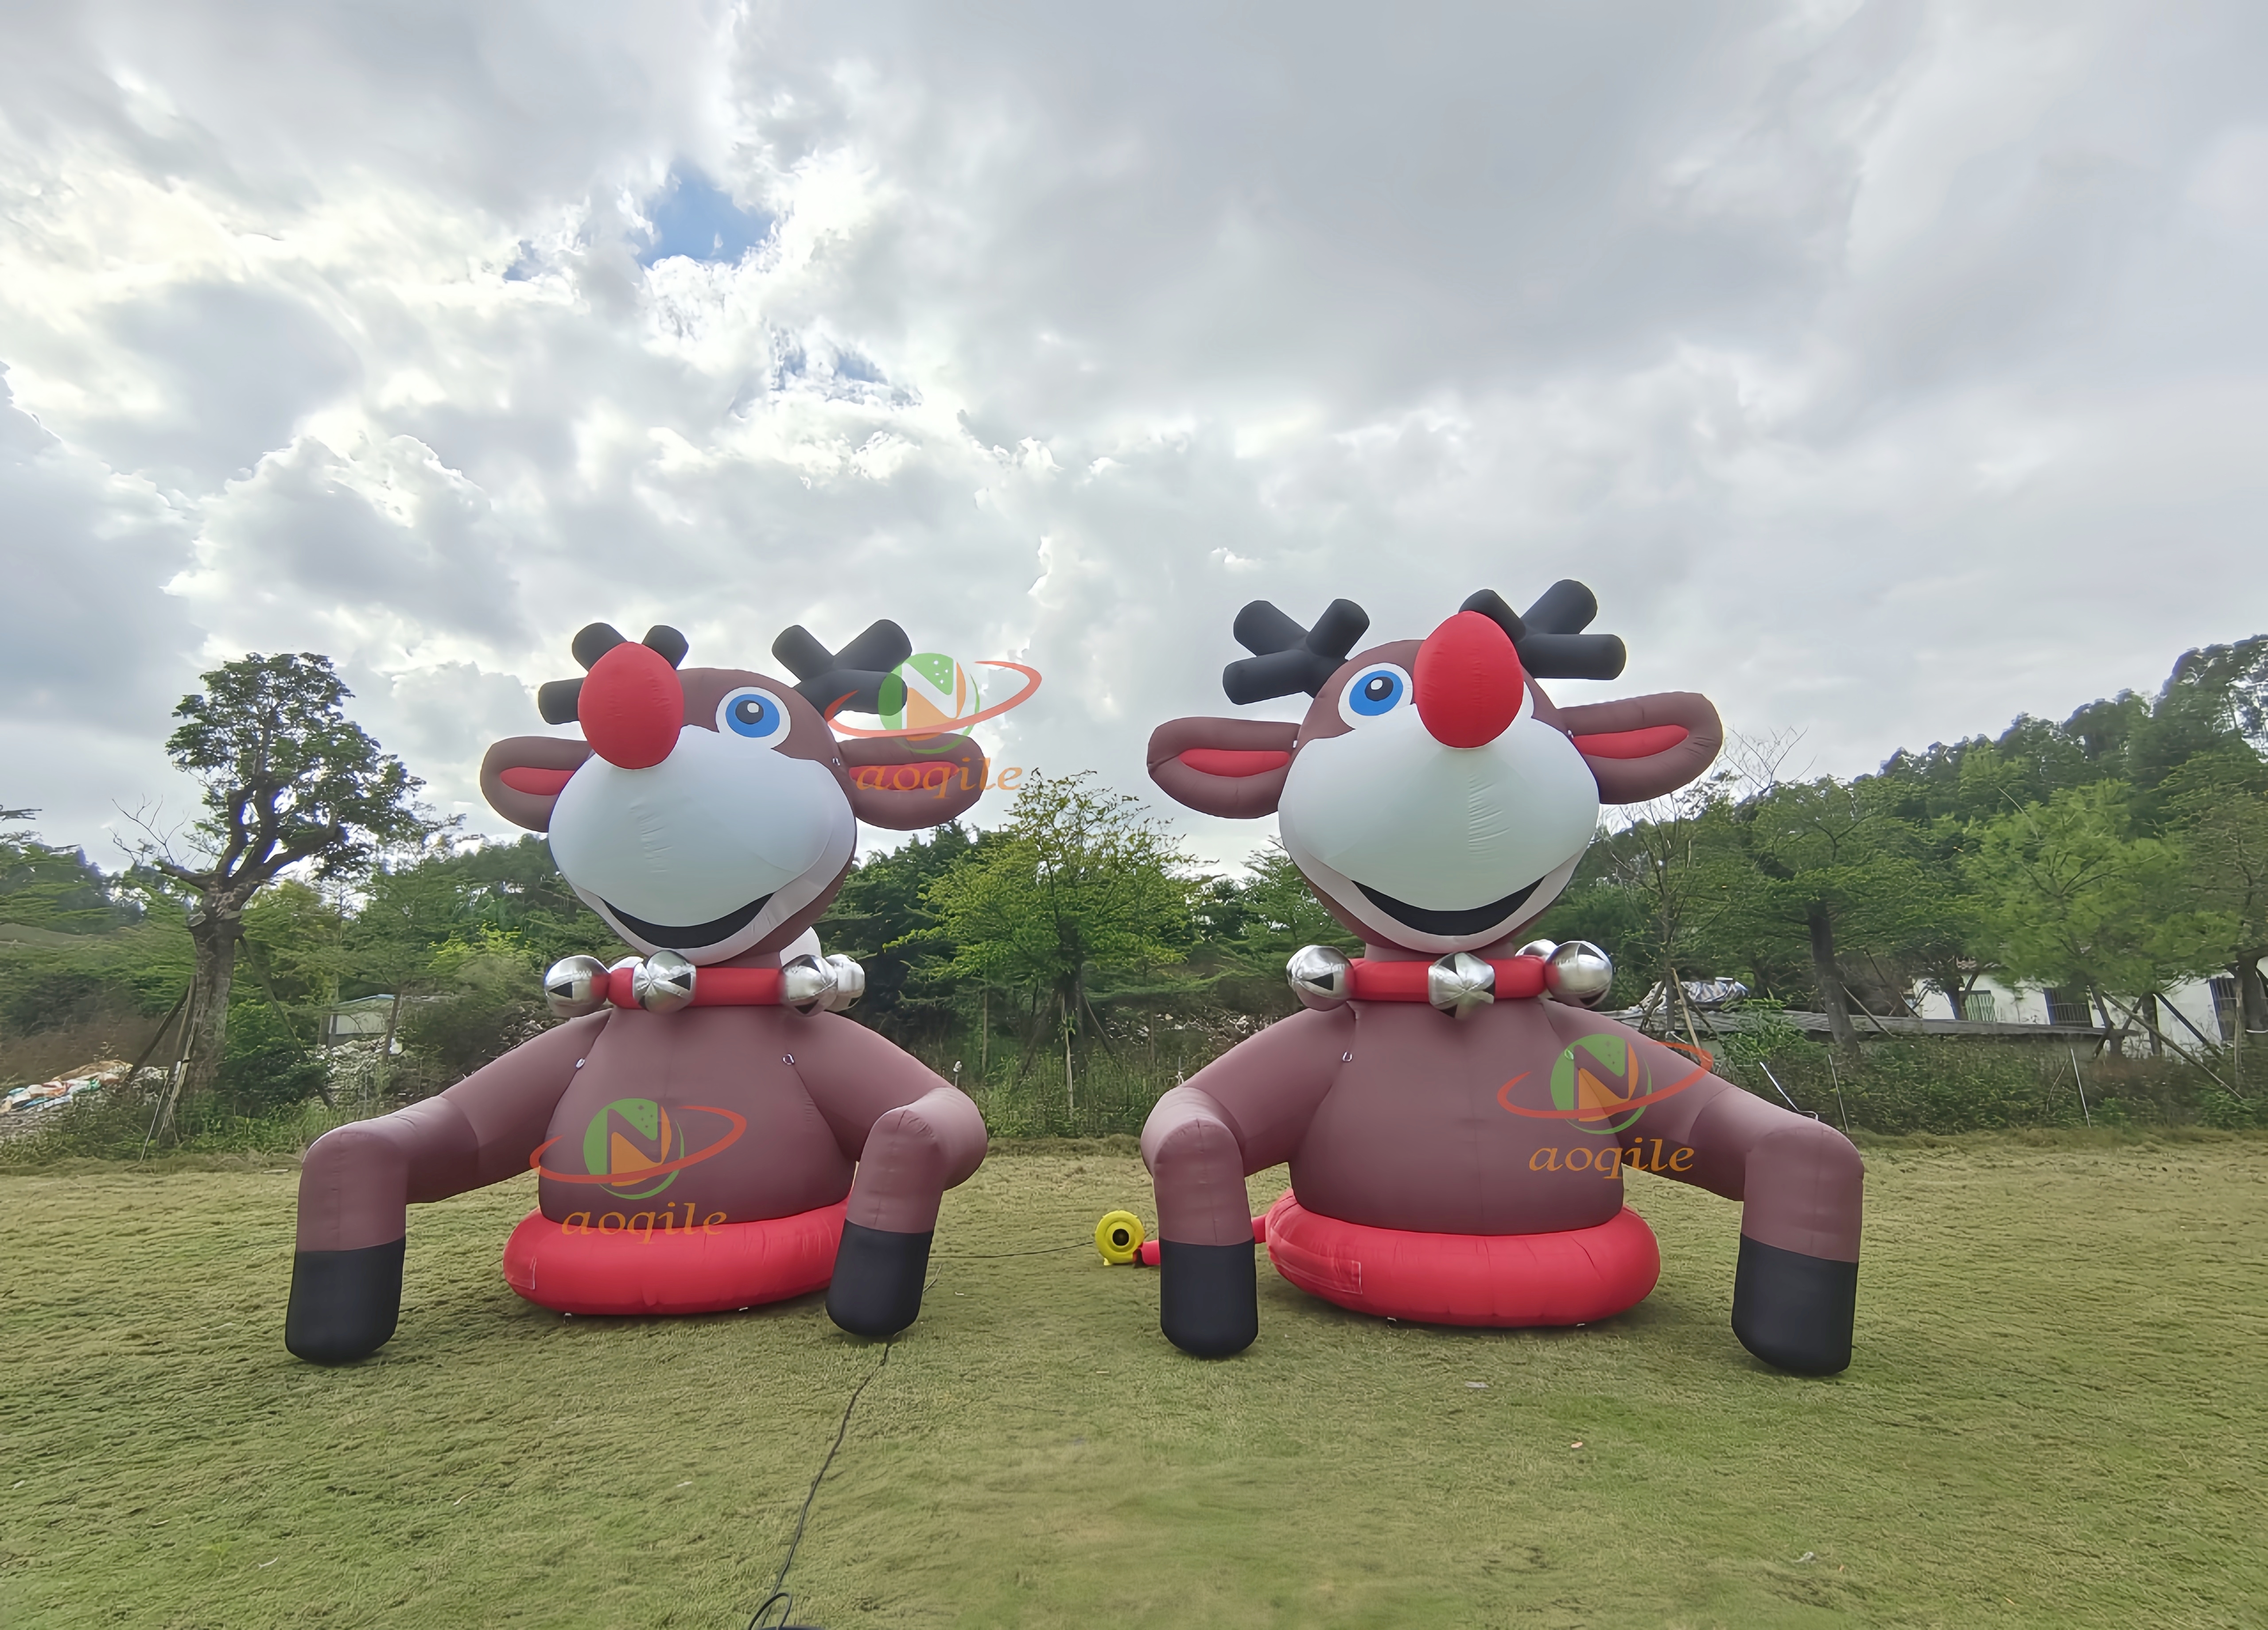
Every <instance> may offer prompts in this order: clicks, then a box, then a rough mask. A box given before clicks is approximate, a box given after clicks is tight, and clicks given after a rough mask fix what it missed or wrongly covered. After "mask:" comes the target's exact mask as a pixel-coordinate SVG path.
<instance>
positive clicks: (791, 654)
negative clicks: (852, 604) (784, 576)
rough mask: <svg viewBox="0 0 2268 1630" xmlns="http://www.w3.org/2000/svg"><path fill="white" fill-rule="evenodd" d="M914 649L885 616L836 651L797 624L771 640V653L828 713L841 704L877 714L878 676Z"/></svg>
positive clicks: (813, 702)
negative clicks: (785, 665)
mask: <svg viewBox="0 0 2268 1630" xmlns="http://www.w3.org/2000/svg"><path fill="white" fill-rule="evenodd" d="M913 654H914V642H912V641H911V640H909V639H908V638H907V637H906V631H905V630H904V629H903V628H900V627H898V625H897V624H896V623H895V622H892V621H890V620H887V618H885V619H884V620H882V621H880V622H877V623H873V624H870V625H869V626H868V628H867V629H866V631H865V633H864V634H862V635H859V636H858V638H857V639H855V640H853V641H851V643H849V644H848V645H845V646H844V647H843V649H842V650H839V651H830V650H828V649H827V647H825V646H824V645H821V643H820V642H818V640H817V639H815V638H814V637H813V635H812V634H811V631H810V630H809V629H807V628H805V627H804V626H803V625H802V624H800V623H798V624H797V625H796V626H795V627H794V628H790V629H788V630H787V632H786V633H784V634H783V635H780V636H779V638H777V639H776V640H774V641H773V642H772V655H773V656H775V657H778V658H779V659H780V661H782V662H783V663H784V664H787V670H788V672H791V673H792V674H794V675H795V677H796V679H797V680H798V681H799V682H798V684H797V685H796V687H795V688H796V691H797V693H798V694H800V695H801V696H802V697H803V699H804V700H805V701H807V702H809V703H810V704H811V705H812V706H813V707H814V708H816V709H819V710H820V711H821V713H823V714H826V715H828V716H829V717H832V716H834V715H835V714H836V713H838V712H840V711H842V710H843V709H845V708H847V709H850V710H851V711H852V712H853V713H880V711H881V710H882V697H881V691H882V681H883V680H884V679H887V678H889V676H890V670H891V669H893V668H895V667H896V666H897V665H898V664H900V663H902V662H903V661H904V660H905V659H906V658H907V657H910V656H912V655H913Z"/></svg>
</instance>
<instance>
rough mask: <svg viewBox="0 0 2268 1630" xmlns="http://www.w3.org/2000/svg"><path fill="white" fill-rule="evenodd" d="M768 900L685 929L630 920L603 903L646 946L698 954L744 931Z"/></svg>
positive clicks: (621, 912)
mask: <svg viewBox="0 0 2268 1630" xmlns="http://www.w3.org/2000/svg"><path fill="white" fill-rule="evenodd" d="M771 898H772V897H771V896H770V894H766V895H764V896H762V898H760V899H752V900H750V901H749V902H748V903H747V905H745V906H743V907H740V909H739V910H738V911H728V912H726V913H725V914H724V915H723V916H721V917H718V918H717V919H716V920H715V921H711V922H696V923H694V924H692V925H690V926H689V927H685V928H679V927H676V926H674V925H672V924H670V923H666V922H648V921H645V919H644V918H643V917H633V916H632V915H630V913H628V912H627V911H624V910H623V909H622V907H620V906H617V905H615V902H614V901H612V900H608V902H607V909H608V911H610V912H612V913H613V914H614V917H615V921H617V922H619V923H621V924H622V926H623V927H624V928H626V929H629V930H630V932H631V933H633V934H635V935H637V936H638V937H639V938H640V939H642V940H644V941H645V943H647V944H649V945H656V946H659V947H660V948H662V949H663V950H665V951H698V950H699V949H700V948H701V947H702V946H703V945H715V944H718V943H722V942H724V941H725V940H728V939H730V938H732V937H733V936H734V935H735V934H738V933H739V932H740V930H741V929H745V928H747V926H748V924H750V923H751V922H754V921H755V920H756V914H757V913H758V912H760V911H762V909H763V908H764V907H766V906H768V905H770V904H771Z"/></svg>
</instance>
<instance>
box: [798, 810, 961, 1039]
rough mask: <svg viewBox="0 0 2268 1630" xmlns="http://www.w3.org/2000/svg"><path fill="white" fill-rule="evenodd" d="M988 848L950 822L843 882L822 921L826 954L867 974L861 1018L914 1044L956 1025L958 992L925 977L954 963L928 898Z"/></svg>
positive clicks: (864, 864) (870, 861) (869, 860)
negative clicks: (949, 1023) (930, 968)
mask: <svg viewBox="0 0 2268 1630" xmlns="http://www.w3.org/2000/svg"><path fill="white" fill-rule="evenodd" d="M985 841H987V840H986V838H985V837H984V836H983V835H982V834H974V835H973V834H971V833H969V832H968V830H967V829H966V828H965V827H963V826H961V823H960V822H959V821H948V822H946V824H945V825H944V826H939V827H938V828H937V829H936V830H935V831H934V832H932V833H927V834H923V833H915V834H914V835H913V836H911V837H909V838H908V839H907V840H906V841H904V842H903V843H901V844H900V845H898V847H897V848H895V849H892V850H891V851H890V852H889V853H887V854H886V855H868V856H867V857H866V858H865V860H863V861H861V862H860V863H858V866H857V868H856V869H855V870H852V872H851V875H850V876H849V877H845V878H844V879H843V888H842V891H841V892H839V893H837V894H836V897H835V899H834V901H833V903H832V904H830V905H829V906H828V908H827V914H826V915H825V916H823V917H821V919H820V920H819V924H818V929H819V942H820V945H821V948H822V949H823V950H826V951H829V952H841V953H842V954H843V955H844V956H847V957H850V958H853V959H854V960H856V961H857V962H858V964H859V966H862V967H863V968H865V972H866V994H865V995H864V996H862V997H860V998H859V1002H858V1010H857V1012H858V1017H859V1018H860V1019H861V1020H863V1021H864V1022H865V1023H866V1024H871V1025H873V1027H874V1028H875V1029H877V1030H879V1031H880V1032H883V1033H884V1034H885V1035H888V1036H892V1037H895V1039H899V1040H901V1041H904V1040H909V1039H915V1038H916V1037H918V1036H920V1035H922V1034H923V1033H924V1032H934V1031H935V1030H936V1029H937V1028H938V1027H939V1025H940V1024H941V1023H944V1022H946V1021H947V1020H948V1019H949V1017H950V1014H951V1011H952V1008H953V995H954V993H953V992H951V991H949V990H948V991H945V992H938V991H935V990H933V989H932V988H930V987H931V986H932V983H933V981H932V980H929V979H926V978H924V973H925V972H926V970H927V968H928V966H929V965H931V964H933V963H938V962H942V961H949V960H950V956H951V950H950V947H949V946H947V945H946V943H945V941H944V939H943V938H942V937H940V936H935V935H934V934H933V933H932V930H934V929H936V927H937V914H936V913H935V912H934V911H932V909H931V908H930V906H929V904H928V902H927V900H926V899H924V895H925V893H926V892H927V890H928V889H929V887H930V885H932V884H933V883H935V882H936V881H937V880H938V879H939V878H940V877H944V876H945V875H946V873H947V872H950V871H952V870H954V868H955V867H958V866H962V865H966V864H967V863H968V861H969V858H970V856H971V855H974V854H975V853H976V850H977V848H978V847H979V845H981V844H982V843H983V842H985Z"/></svg>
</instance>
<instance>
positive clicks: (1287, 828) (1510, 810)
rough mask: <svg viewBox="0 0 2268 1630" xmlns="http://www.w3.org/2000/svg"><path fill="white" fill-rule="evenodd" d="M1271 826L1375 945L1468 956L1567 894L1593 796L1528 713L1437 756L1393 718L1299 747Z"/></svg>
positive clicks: (1581, 773)
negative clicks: (1483, 738)
mask: <svg viewBox="0 0 2268 1630" xmlns="http://www.w3.org/2000/svg"><path fill="white" fill-rule="evenodd" d="M1279 817H1280V822H1281V828H1282V832H1283V836H1284V847H1285V848H1286V849H1287V850H1288V851H1290V853H1291V855H1292V859H1293V860H1294V861H1295V862H1296V863H1298V864H1299V867H1300V870H1301V871H1303V872H1304V873H1306V874H1307V877H1309V878H1310V879H1312V880H1313V881H1314V882H1315V883H1317V884H1318V885H1321V886H1322V887H1323V888H1324V889H1326V890H1327V891H1328V892H1329V893H1330V895H1331V897H1332V899H1334V900H1336V901H1337V903H1338V904H1339V905H1340V906H1341V907H1343V908H1344V909H1345V910H1346V911H1347V913H1348V914H1350V915H1351V916H1353V917H1354V918H1355V919H1356V920H1357V921H1359V922H1361V923H1363V924H1364V925H1365V926H1366V928H1370V929H1375V930H1376V932H1377V935H1378V937H1379V938H1380V939H1381V940H1382V941H1384V942H1386V943H1393V944H1399V945H1403V946H1407V947H1408V948H1410V949H1411V950H1419V951H1452V950H1468V949H1470V948H1472V947H1473V946H1476V945H1481V944H1486V943H1490V941H1491V940H1493V939H1495V938H1497V937H1499V936H1501V935H1503V934H1504V933H1506V932H1508V931H1509V930H1510V929H1511V927H1512V926H1513V925H1515V924H1517V923H1518V922H1520V921H1524V920H1525V919H1526V918H1528V917H1530V916H1533V915H1534V914H1535V913H1536V912H1539V911H1541V910H1542V909H1543V907H1544V906H1545V905H1546V904H1548V903H1549V902H1550V899H1551V898H1552V896H1553V895H1555V894H1557V892H1558V890H1559V889H1560V888H1561V887H1563V886H1565V882H1566V878H1567V877H1568V876H1569V875H1571V874H1572V871H1573V869H1574V865H1575V863H1576V861H1578V860H1579V859H1580V857H1581V855H1582V853H1583V851H1584V849H1585V848H1587V847H1588V845H1589V843H1590V841H1591V835H1592V833H1593V832H1594V830H1595V829H1596V827H1597V826H1598V819H1599V792H1598V784H1597V782H1595V781H1594V779H1593V777H1592V775H1591V771H1590V767H1589V766H1588V765H1587V764H1585V763H1584V762H1583V757H1582V754H1580V753H1578V752H1576V750H1575V745H1574V744H1573V743H1572V742H1571V741H1569V740H1568V739H1567V738H1566V737H1565V735H1563V734H1562V733H1561V732H1559V731H1557V730H1554V729H1553V728H1552V727H1551V726H1550V725H1548V724H1546V723H1543V721H1541V720H1539V719H1537V718H1536V717H1535V715H1534V711H1533V709H1529V708H1525V707H1524V708H1522V709H1521V716H1520V717H1518V718H1516V719H1515V720H1513V723H1511V724H1510V725H1509V726H1508V727H1506V728H1505V729H1503V730H1502V731H1500V732H1499V733H1498V734H1497V735H1495V736H1494V737H1493V738H1491V739H1490V740H1488V741H1487V742H1485V743H1484V745H1477V746H1473V747H1448V746H1444V745H1442V744H1441V743H1440V741H1438V740H1437V739H1435V738H1434V737H1433V735H1432V734H1431V733H1430V732H1429V731H1428V730H1427V729H1426V726H1425V722H1424V721H1423V720H1422V719H1421V718H1420V717H1419V715H1418V709H1416V708H1414V707H1401V708H1396V709H1394V710H1393V711H1391V712H1389V713H1388V714H1386V715H1384V716H1381V717H1379V718H1376V719H1373V720H1371V721H1369V722H1367V723H1364V724H1363V725H1362V726H1361V727H1359V728H1358V729H1355V730H1351V731H1348V732H1347V733H1346V734H1344V735H1343V736H1329V737H1322V738H1318V739H1315V740H1313V741H1310V742H1308V743H1307V745H1305V746H1304V747H1302V748H1301V749H1300V753H1299V755H1298V756H1297V757H1296V758H1294V759H1293V760H1292V769H1291V773H1290V775H1289V776H1288V777H1287V778H1286V780H1285V786H1284V795H1283V800H1282V803H1281V804H1280V806H1279ZM1522 891H1527V892H1526V893H1525V894H1522ZM1515 895H1517V896H1520V898H1519V899H1516V900H1515V899H1512V897H1513V896H1515ZM1381 899H1383V900H1384V901H1386V902H1388V903H1386V904H1381ZM1499 903H1502V904H1504V906H1505V909H1504V910H1503V911H1502V912H1500V913H1491V912H1489V910H1488V908H1489V907H1492V906H1494V905H1497V904H1499ZM1397 906H1398V907H1408V908H1411V909H1408V910H1403V911H1402V912H1400V913H1399V914H1397V912H1396V910H1395V907H1397ZM1412 918H1421V919H1423V920H1425V921H1427V922H1428V923H1429V924H1430V926H1428V927H1419V926H1417V925H1416V924H1415V923H1414V922H1413V921H1410V919H1412Z"/></svg>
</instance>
